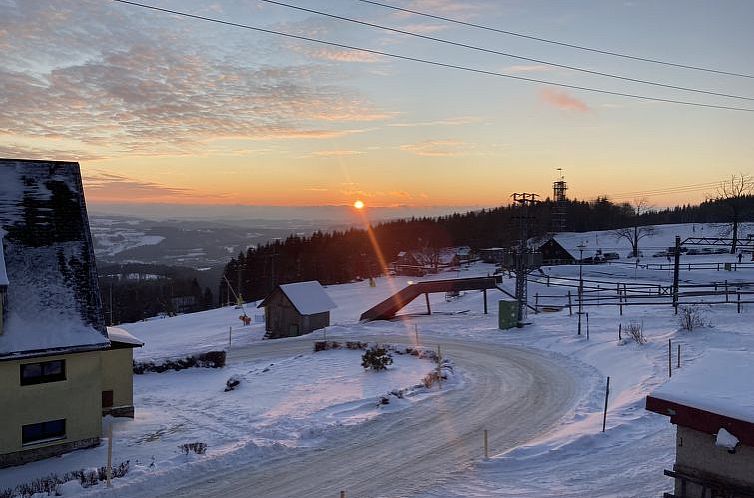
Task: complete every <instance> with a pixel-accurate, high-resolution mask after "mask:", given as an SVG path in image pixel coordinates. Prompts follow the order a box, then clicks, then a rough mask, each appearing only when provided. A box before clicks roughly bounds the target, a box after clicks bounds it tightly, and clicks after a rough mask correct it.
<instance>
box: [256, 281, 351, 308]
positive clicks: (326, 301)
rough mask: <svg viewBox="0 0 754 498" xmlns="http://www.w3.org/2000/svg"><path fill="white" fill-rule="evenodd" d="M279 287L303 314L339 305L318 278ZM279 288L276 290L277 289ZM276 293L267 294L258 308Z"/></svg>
mask: <svg viewBox="0 0 754 498" xmlns="http://www.w3.org/2000/svg"><path fill="white" fill-rule="evenodd" d="M277 289H280V291H281V292H282V293H283V294H285V296H286V297H287V298H288V300H289V301H290V302H291V304H293V306H294V307H295V308H296V310H297V311H298V312H299V313H301V314H302V315H314V314H316V313H323V312H325V311H330V310H331V309H334V308H337V307H338V306H337V305H336V304H335V303H334V302H333V300H332V299H330V296H328V295H327V293H326V292H325V289H323V288H322V286H321V285H320V283H319V282H317V281H316V280H311V281H309V282H295V283H292V284H283V285H279V286H278V287H277ZM277 289H275V290H276V291H277ZM274 293H275V292H274V291H273V293H272V294H270V295H269V296H267V298H266V299H265V300H264V301H262V302H261V304H260V305H259V306H258V308H262V307H264V306H266V305H267V303H268V301H269V299H270V297H271V296H272V295H273V294H274Z"/></svg>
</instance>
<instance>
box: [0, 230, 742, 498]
mask: <svg viewBox="0 0 754 498" xmlns="http://www.w3.org/2000/svg"><path fill="white" fill-rule="evenodd" d="M748 229H749V228H747V230H748ZM713 230H716V229H715V228H713V227H711V226H701V225H696V226H695V227H694V228H693V229H692V228H691V226H683V225H681V226H678V225H676V226H670V225H669V226H664V227H658V231H657V234H656V235H655V237H653V238H647V239H645V240H644V241H643V242H645V243H646V246H647V247H657V248H665V247H667V246H668V245H671V244H672V240H673V238H674V236H675V235H676V234H679V235H681V237H682V238H685V237H688V236H692V235H693V236H698V235H701V234H702V233H703V234H705V235H710V234H711V232H712V231H713ZM700 232H702V233H700ZM564 237H571V238H574V239H576V238H582V237H588V238H590V237H591V238H592V240H596V241H599V240H604V241H606V242H605V246H606V247H605V248H603V250H604V251H607V250H612V249H614V248H615V249H618V250H619V251H620V253H621V256H622V257H623V256H624V254H623V253H624V252H627V251H628V246H627V245H625V246H624V245H621V243H618V242H616V241H615V239H614V238H612V237H611V236H609V235H607V234H604V233H601V234H600V233H598V234H596V235H595V234H586V235H583V234H578V235H576V234H572V235H565V236H564ZM608 242H609V248H608V247H607V246H608ZM618 246H620V247H618ZM650 251H651V249H650ZM645 254H646V252H645ZM689 261H693V262H707V261H709V262H715V263H717V262H733V261H737V259H736V258H735V256H732V255H700V256H684V257H683V259H682V262H689ZM665 262H666V260H665V258H652V257H650V256H648V257H644V258H642V261H641V263H642V264H644V263H665ZM493 271H494V267H493V266H492V265H486V264H482V263H477V264H474V265H472V267H471V268H469V269H464V270H462V271H460V272H454V273H445V274H442V275H440V276H438V277H439V278H450V277H454V276H462V277H466V276H474V275H486V274H489V273H492V272H493ZM578 271H579V268H578V266H563V267H552V268H545V269H544V272H545V273H546V274H549V275H550V276H551V282H552V283H555V282H556V281H557V277H567V278H574V277H577V276H578ZM583 271H584V276H585V278H592V279H603V280H605V281H608V282H610V283H611V284H612V283H617V282H627V283H631V282H641V283H653V284H662V285H667V284H668V283H669V279H670V278H672V276H671V275H670V272H668V271H660V270H651V269H647V268H643V267H639V268H636V267H628V266H626V265H622V264H615V265H597V266H588V267H586V266H585V267H584V268H583ZM438 277H433V276H429V277H425V279H431V278H438ZM411 280H419V279H416V278H410V277H397V278H393V279H385V278H381V279H378V280H377V286H376V287H375V288H371V287H369V285H368V283H367V282H359V283H353V284H346V285H340V286H330V287H328V288H327V289H326V290H327V292H328V294H329V295H330V297H331V298H332V299H333V300H334V301H335V302H336V303H337V304H338V308H337V309H336V310H334V311H333V322H334V325H333V326H332V327H329V328H328V330H327V334H328V337H344V338H353V339H357V338H359V337H362V336H364V335H367V336H370V337H373V336H374V335H375V334H389V335H393V336H394V335H398V334H402V335H403V336H405V337H406V338H407V339H411V338H412V337H413V338H415V337H417V336H416V331H417V330H418V338H419V342H421V343H423V344H424V343H426V344H432V341H433V339H437V340H438V342H439V340H440V339H441V338H447V339H451V338H452V339H453V340H457V339H462V340H468V341H470V343H474V344H481V345H484V344H490V345H494V346H495V347H499V346H505V345H510V346H517V347H524V348H532V349H534V350H536V351H540V352H543V353H544V354H546V355H547V356H549V357H550V358H552V359H554V360H555V361H556V362H558V363H560V364H562V365H563V366H564V367H565V368H567V369H568V370H569V371H570V372H571V373H572V375H574V376H575V377H576V378H577V379H578V381H579V382H578V385H579V389H580V396H579V399H578V401H577V402H576V403H574V404H573V406H571V408H570V409H569V410H567V412H566V414H565V416H563V418H561V420H560V422H559V423H557V424H555V425H554V426H552V427H551V428H550V429H548V430H545V431H544V432H542V433H541V434H539V435H538V436H536V437H534V439H530V440H528V441H524V442H523V444H519V445H517V446H516V447H515V448H513V449H508V450H506V451H504V452H500V451H499V450H497V449H496V447H495V446H494V445H493V446H492V447H491V451H492V454H493V458H491V459H490V460H488V461H484V460H483V459H481V458H480V455H479V454H477V455H476V456H474V457H473V458H472V460H471V465H470V466H469V465H462V466H459V467H458V468H457V469H452V473H451V478H449V479H444V480H443V482H442V485H441V486H440V485H438V486H437V487H436V488H432V487H431V486H430V487H429V488H427V487H426V486H424V487H423V488H422V489H421V491H420V492H419V493H418V495H419V496H426V497H440V496H442V497H466V496H522V497H541V496H553V497H554V496H574V497H575V496H626V497H629V496H630V497H633V496H636V497H646V496H659V495H661V493H662V492H663V491H666V490H668V489H669V488H670V486H671V482H670V480H669V479H668V478H666V477H664V476H663V473H662V471H663V469H664V468H669V467H671V466H672V461H673V457H674V428H673V426H672V425H671V424H670V423H669V421H668V420H667V418H666V417H662V416H659V415H656V414H653V413H649V412H647V411H646V410H644V398H645V396H646V395H647V394H649V393H650V392H651V391H653V390H654V389H656V388H657V387H658V386H660V385H662V384H663V383H664V382H666V380H667V377H668V374H667V347H668V339H671V340H672V341H673V365H674V367H675V364H676V361H677V359H676V356H675V355H676V345H677V344H680V345H681V351H682V359H681V368H680V370H679V371H677V372H674V375H683V370H684V367H685V366H687V365H689V364H691V363H693V362H694V361H695V360H696V359H698V358H699V357H700V356H702V355H703V354H704V352H705V350H707V349H709V348H719V349H724V350H742V351H754V334H753V333H752V332H751V327H750V326H749V325H748V322H749V320H750V319H751V315H752V313H754V305H744V307H743V309H742V314H740V315H739V314H737V312H736V305H735V304H728V305H716V306H714V307H709V308H706V309H705V314H706V318H707V321H708V323H709V324H710V326H708V327H704V328H700V329H698V330H695V331H693V332H686V331H681V330H679V326H678V319H677V316H675V315H674V314H673V309H672V307H670V306H653V307H648V306H635V307H626V308H625V310H624V314H623V316H620V315H619V312H618V308H617V307H615V306H606V307H593V308H588V309H587V310H586V311H588V312H589V332H590V334H589V340H587V339H586V333H585V331H584V334H582V335H581V336H579V335H577V316H576V314H575V313H574V314H573V315H572V316H569V313H568V310H567V309H564V310H561V311H559V312H552V313H540V314H538V315H534V314H530V315H529V320H530V322H531V325H529V326H527V327H525V328H523V329H512V330H509V331H499V330H498V329H497V312H496V311H497V310H496V305H495V304H496V300H497V299H501V298H503V299H507V297H505V296H504V295H503V294H500V293H496V292H490V293H489V298H490V314H489V315H484V314H483V313H482V309H483V305H482V294H481V292H473V291H472V292H466V293H463V295H462V296H461V297H459V298H457V299H454V300H452V301H449V302H446V301H445V296H443V295H433V296H432V297H431V301H432V308H433V311H434V312H436V313H435V314H434V315H432V316H421V315H419V313H422V312H424V303H423V299H422V300H417V301H416V302H415V303H412V304H411V305H410V306H409V307H408V308H407V309H406V310H404V313H408V314H412V318H410V319H408V320H403V321H396V322H387V323H385V322H374V323H370V324H363V325H362V324H358V317H359V315H360V314H361V313H362V312H363V311H365V310H366V309H367V308H369V307H371V306H372V305H374V304H376V303H377V302H379V301H381V300H383V299H384V298H386V297H388V296H389V295H391V294H392V293H393V292H395V291H397V290H399V289H401V288H403V287H404V286H405V285H406V284H407V283H408V282H409V281H411ZM724 280H728V281H729V282H754V268H752V269H746V268H745V269H741V270H739V271H737V272H726V271H716V270H693V271H688V270H684V269H683V267H682V269H681V281H682V282H695V283H704V282H712V281H717V282H722V281H724ZM503 286H504V287H505V288H506V289H508V290H510V291H512V290H513V281H512V280H509V279H507V278H506V279H505V280H504V284H503ZM568 290H569V289H568V288H566V287H557V286H552V287H546V286H545V285H543V284H532V285H531V286H530V290H529V292H530V296H532V297H533V296H534V295H535V294H540V295H552V296H559V297H553V298H547V299H544V298H543V301H552V302H554V303H556V304H561V305H562V304H564V303H565V302H566V297H565V296H566V292H567V291H568ZM570 290H571V291H572V292H573V289H572V288H571V289H570ZM607 292H608V291H606V293H607ZM247 312H248V313H249V314H250V315H254V314H257V313H259V311H258V310H256V311H255V310H254V309H253V308H252V307H251V306H250V305H247ZM240 313H241V311H240V310H236V309H233V308H225V309H221V310H213V311H209V312H204V313H197V314H193V315H184V316H179V317H174V318H166V319H162V320H153V321H150V322H140V323H137V324H131V325H126V326H124V328H126V329H127V330H129V331H130V332H131V333H133V334H134V335H136V336H138V337H139V338H141V339H143V340H144V341H145V342H146V346H145V347H144V348H142V349H139V350H136V356H137V357H138V358H142V359H152V358H161V357H168V356H180V354H185V353H190V352H197V351H206V350H210V349H218V348H221V349H227V347H228V342H229V340H228V335H229V332H228V328H229V327H232V328H233V330H232V345H231V347H230V366H229V367H227V368H226V369H224V370H220V371H208V370H192V371H185V372H177V373H170V374H148V375H144V376H136V377H135V379H136V384H135V389H136V406H137V419H136V420H135V421H133V422H121V421H119V422H117V424H116V448H117V450H116V455H119V454H133V455H135V456H134V457H131V458H138V459H139V462H140V464H141V465H143V466H142V467H138V468H137V471H136V472H134V473H133V475H132V476H130V477H129V478H127V479H126V480H127V481H128V482H130V483H132V484H131V486H133V489H134V490H135V491H137V490H141V491H143V490H144V489H145V488H144V487H145V486H150V485H151V484H153V483H155V482H156V481H155V479H154V477H157V476H160V477H161V479H160V482H161V483H162V482H164V481H165V480H168V484H167V486H169V485H170V480H171V479H173V482H174V483H175V484H178V483H179V482H180V480H181V479H182V478H185V477H186V474H185V473H183V472H184V471H185V469H191V468H192V466H198V465H201V467H197V468H201V469H202V471H205V472H213V471H214V470H215V469H217V468H218V467H222V466H223V465H226V464H227V462H228V461H229V460H225V459H226V458H232V461H233V462H234V463H235V464H242V463H244V462H246V463H247V464H253V463H254V462H259V461H263V460H264V459H265V458H266V457H267V456H268V455H269V452H275V453H276V454H280V452H295V451H298V450H299V449H300V448H301V447H302V445H303V446H308V447H311V446H316V445H317V444H319V442H320V441H321V440H322V439H323V438H326V437H327V434H328V433H329V432H330V429H331V428H333V427H336V426H338V425H339V424H344V423H346V424H347V423H358V422H361V421H364V420H366V419H369V418H370V417H372V416H373V415H374V414H375V413H376V410H375V409H374V403H373V401H374V400H375V397H376V396H379V395H380V394H383V393H384V392H385V391H387V390H389V389H388V388H389V387H390V386H394V387H405V386H406V385H411V384H414V383H416V381H417V380H418V379H419V378H420V377H421V376H423V374H424V373H426V371H427V370H428V367H430V368H431V365H426V364H423V363H422V362H419V361H417V360H412V359H409V358H398V360H399V362H398V363H397V365H396V366H397V367H399V368H396V370H395V372H394V373H393V374H389V375H388V376H386V377H384V379H381V380H380V381H379V382H371V381H373V380H374V379H375V376H371V377H370V375H369V374H366V373H364V372H361V371H360V367H359V366H358V359H357V358H356V357H349V355H351V356H353V355H357V354H356V353H348V352H343V351H339V352H327V353H317V354H316V355H310V354H305V355H304V356H301V357H298V358H296V357H288V358H287V359H285V360H283V361H279V360H277V361H271V362H273V363H275V365H273V367H272V368H271V370H270V371H268V372H263V370H264V368H266V367H267V366H269V363H270V362H263V363H259V362H257V363H253V362H249V361H247V360H245V359H244V358H243V356H242V355H240V356H238V357H236V359H235V360H234V356H233V354H234V350H236V348H237V350H238V351H243V350H245V348H253V347H254V345H255V344H256V343H257V341H259V340H261V337H262V335H263V326H262V325H261V324H254V325H251V326H249V327H243V326H242V325H241V324H240V321H239V320H238V315H239V314H240ZM632 321H633V322H636V323H640V324H642V325H643V329H644V335H645V336H646V338H647V341H648V342H647V343H646V344H644V345H639V344H636V343H634V342H627V343H619V341H618V340H617V339H618V337H617V335H618V324H620V323H622V324H623V325H624V326H625V325H626V324H628V323H629V322H632ZM584 325H585V324H584ZM322 336H323V332H317V333H316V334H313V335H312V336H308V337H307V338H304V339H286V340H283V342H285V341H289V342H291V343H295V342H296V341H299V342H302V341H313V340H314V339H316V338H321V337H322ZM307 344H309V343H307ZM307 347H308V346H307ZM351 368H353V369H355V370H353V371H350V370H349V369H351ZM302 372H304V373H303V374H302ZM231 373H236V374H239V375H243V376H245V377H246V379H247V380H248V382H247V383H246V384H244V385H242V388H241V389H240V390H239V391H237V392H231V393H223V392H222V387H223V384H224V382H225V380H226V379H227V377H229V376H230V374H231ZM271 374H275V375H271ZM460 374H461V378H462V379H463V381H464V382H467V383H468V384H473V383H475V382H477V381H479V380H480V379H479V378H476V377H474V376H473V375H470V376H466V375H465V373H464V372H460ZM391 375H392V376H391ZM608 376H609V377H610V398H609V405H608V417H607V430H606V432H605V433H602V432H601V429H602V413H601V412H602V407H603V403H604V389H605V381H606V378H607V377H608ZM388 378H389V379H391V380H390V381H389V382H388V381H387V380H386V379H388ZM269 379H275V383H274V384H271V385H270V384H267V383H266V382H268V381H269ZM349 379H350V381H349ZM383 381H384V382H383ZM349 382H350V383H349ZM333 383H336V384H337V385H338V387H339V388H338V389H337V390H334V389H329V388H328V386H331V385H332V384H333ZM176 386H177V387H178V389H176ZM283 386H285V387H283ZM282 389H285V391H284V392H282V393H281V392H280V391H281V390H282ZM257 390H258V391H257ZM227 400H232V402H228V401H227ZM239 400H246V401H242V402H241V403H240V404H239V405H238V406H236V403H239ZM419 403H421V401H419ZM325 405H327V406H325ZM178 406H180V407H185V408H184V411H182V412H179V413H175V414H173V415H170V416H169V417H167V418H166V415H165V413H167V412H169V410H167V409H166V407H171V408H173V407H178ZM354 408H355V410H353V409H354ZM406 408H407V411H406V412H405V413H407V414H410V413H412V411H411V409H412V406H411V404H407V405H406ZM299 415H300V417H299ZM407 416H408V415H407ZM248 427H252V428H253V430H252V431H249V430H248ZM150 435H152V436H150ZM145 437H146V439H149V438H150V437H151V438H152V439H153V441H147V440H146V439H145ZM140 438H141V439H140ZM493 439H494V437H493ZM189 440H191V441H194V440H206V441H207V442H208V443H210V453H209V456H210V457H214V458H209V459H207V458H204V459H200V458H199V457H193V458H186V457H185V456H183V455H179V454H178V452H177V451H176V448H175V447H176V446H177V444H180V443H183V442H189ZM118 444H120V445H121V446H120V447H119V446H118ZM103 451H104V449H103V448H98V449H95V450H90V451H88V452H76V453H72V454H70V455H67V456H65V457H63V458H61V459H54V460H50V461H47V462H41V463H37V464H32V465H27V466H24V467H21V468H18V469H11V470H4V471H0V482H2V483H3V484H6V480H7V481H8V482H10V480H11V479H12V480H13V481H20V480H24V479H23V478H26V477H38V476H39V475H41V474H43V473H46V472H47V471H48V470H49V469H54V470H56V471H66V470H71V469H75V468H78V467H81V466H82V465H92V464H90V463H85V462H84V460H82V459H83V457H82V456H81V455H86V454H91V455H96V460H97V461H101V460H102V455H103ZM129 452H131V453H129ZM153 454H154V455H155V460H156V461H157V462H158V463H157V464H156V465H155V468H153V469H150V468H149V463H151V457H152V455H153ZM227 455H231V456H227ZM116 460H117V457H116ZM210 460H211V461H212V462H214V463H212V464H209V463H207V462H208V461H210ZM181 469H184V471H182V470H181ZM171 476H172V477H171ZM424 477H427V476H424ZM428 478H429V479H431V476H429V477H428ZM129 480H130V481H129ZM6 485H7V484H6ZM1 487H2V486H0V488H1ZM163 489H166V488H163ZM123 491H127V489H124V490H123ZM415 494H416V493H415ZM119 496H130V495H129V494H128V493H127V492H126V493H125V494H121V495H119Z"/></svg>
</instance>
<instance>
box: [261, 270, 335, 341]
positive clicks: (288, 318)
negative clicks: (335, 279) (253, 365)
mask: <svg viewBox="0 0 754 498" xmlns="http://www.w3.org/2000/svg"><path fill="white" fill-rule="evenodd" d="M336 307H337V306H336V305H335V303H334V302H333V301H332V299H330V296H328V295H327V293H326V292H325V289H323V288H322V286H321V285H320V283H319V282H317V281H310V282H296V283H291V284H283V285H278V286H277V287H276V288H275V290H273V291H272V293H270V295H269V296H267V297H266V298H265V299H264V301H262V302H261V303H260V304H259V306H258V308H264V318H265V327H266V330H267V334H266V337H268V338H270V339H278V338H280V337H295V336H299V335H303V334H308V333H309V332H313V331H315V330H318V329H322V328H325V327H327V326H328V325H330V310H332V309H335V308H336Z"/></svg>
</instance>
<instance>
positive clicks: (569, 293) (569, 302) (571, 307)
mask: <svg viewBox="0 0 754 498" xmlns="http://www.w3.org/2000/svg"><path fill="white" fill-rule="evenodd" d="M568 316H573V306H572V305H571V291H568Z"/></svg>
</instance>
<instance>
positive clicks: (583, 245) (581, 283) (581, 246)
mask: <svg viewBox="0 0 754 498" xmlns="http://www.w3.org/2000/svg"><path fill="white" fill-rule="evenodd" d="M576 247H578V248H579V311H578V312H577V313H576V314H577V315H578V316H579V333H578V335H581V315H582V314H584V273H583V270H582V268H583V265H584V249H585V248H586V243H585V242H580V243H579V245H578V246H576Z"/></svg>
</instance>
